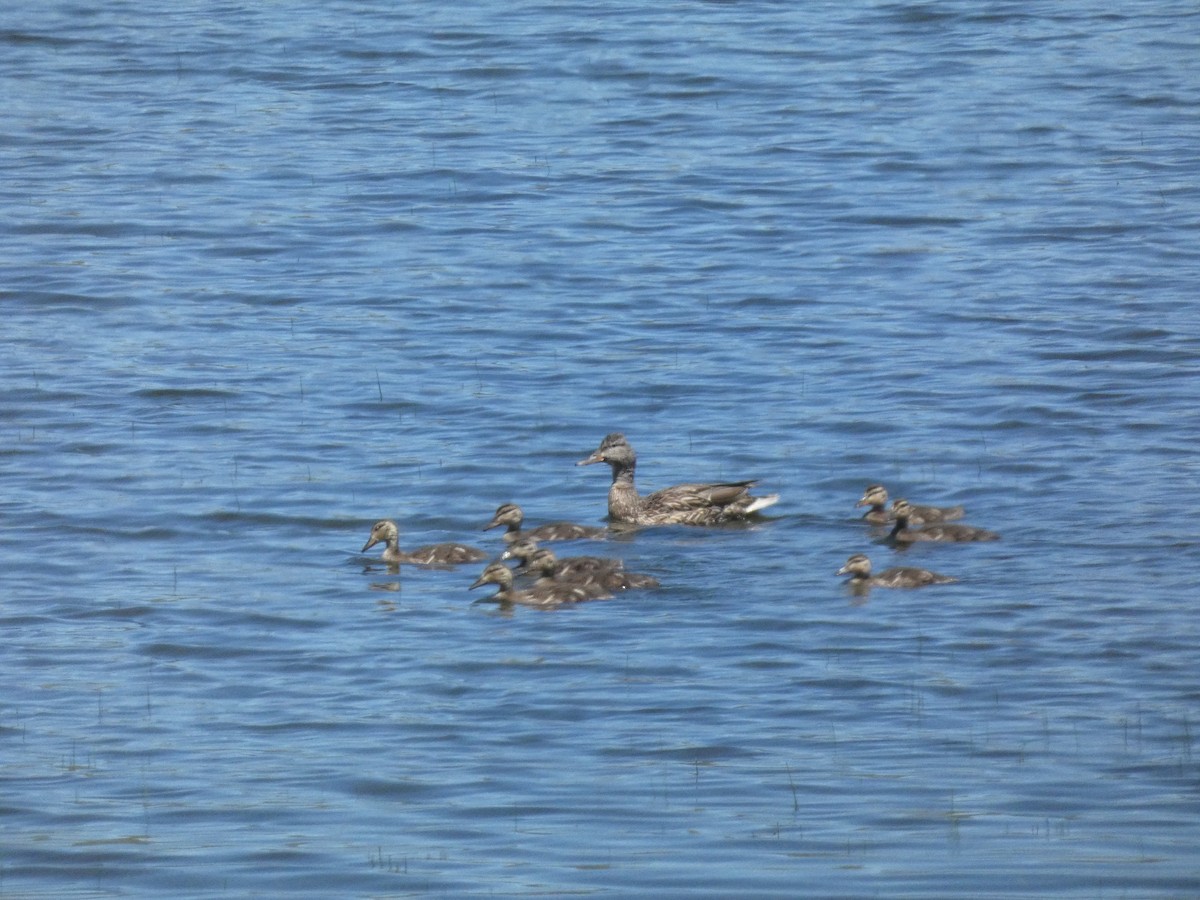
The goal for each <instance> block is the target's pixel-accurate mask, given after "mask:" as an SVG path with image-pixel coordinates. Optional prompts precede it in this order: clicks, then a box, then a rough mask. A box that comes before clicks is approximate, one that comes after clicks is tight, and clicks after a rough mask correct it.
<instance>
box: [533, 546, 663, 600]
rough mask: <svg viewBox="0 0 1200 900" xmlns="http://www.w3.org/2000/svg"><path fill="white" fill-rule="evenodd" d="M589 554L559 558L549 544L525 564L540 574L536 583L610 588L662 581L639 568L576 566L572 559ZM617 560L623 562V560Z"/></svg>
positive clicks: (623, 588)
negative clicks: (642, 572)
mask: <svg viewBox="0 0 1200 900" xmlns="http://www.w3.org/2000/svg"><path fill="white" fill-rule="evenodd" d="M585 558H586V557H573V558H572V557H568V558H566V559H559V558H558V557H556V556H555V555H554V551H553V550H550V549H549V548H546V547H541V548H539V549H538V550H537V551H536V552H534V553H533V554H532V555H530V556H529V558H528V559H526V560H525V568H526V569H527V570H528V571H529V573H530V574H533V575H537V576H539V577H538V580H537V581H536V582H534V586H535V587H536V586H537V585H539V584H545V583H547V582H569V583H571V584H582V585H592V584H595V585H599V586H600V587H601V588H603V589H604V590H607V591H625V590H629V589H630V588H656V587H659V586H660V585H659V581H658V579H657V578H655V577H654V576H653V575H642V574H640V573H638V572H626V571H624V570H623V569H622V568H620V566H619V565H618V566H617V567H613V568H603V567H596V566H590V565H589V566H574V565H572V562H573V560H577V559H585ZM616 562H618V563H620V560H617V561H616Z"/></svg>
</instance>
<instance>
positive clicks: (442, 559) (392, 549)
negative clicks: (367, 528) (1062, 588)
mask: <svg viewBox="0 0 1200 900" xmlns="http://www.w3.org/2000/svg"><path fill="white" fill-rule="evenodd" d="M379 543H383V544H386V545H387V546H385V547H384V550H383V554H382V555H381V556H380V557H379V558H380V559H381V560H383V561H384V562H385V563H388V564H389V565H393V566H395V565H399V564H401V563H407V564H409V565H414V566H457V565H461V564H462V563H467V562H478V561H479V560H481V559H486V558H487V554H486V553H485V552H483V551H482V550H480V549H478V548H476V547H468V546H467V545H465V544H454V543H446V544H428V545H426V546H424V547H417V548H416V549H415V550H410V551H408V552H407V553H405V552H404V551H402V550H401V549H400V529H399V528H397V527H396V523H395V522H393V521H392V520H391V519H381V520H380V521H378V522H376V523H375V524H374V525H373V526H372V527H371V536H370V537H369V538H367V542H366V543H365V544H363V548H362V552H363V553H366V552H367V551H368V550H370V549H371V548H372V547H374V546H375V545H376V544H379Z"/></svg>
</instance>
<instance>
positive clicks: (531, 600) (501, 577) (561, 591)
mask: <svg viewBox="0 0 1200 900" xmlns="http://www.w3.org/2000/svg"><path fill="white" fill-rule="evenodd" d="M513 580H514V576H513V571H512V569H510V568H509V567H508V566H506V565H505V564H504V563H503V562H501V561H500V560H496V561H495V562H491V563H489V564H488V565H487V566H486V567H485V568H484V570H483V572H482V573H481V574H480V576H479V577H478V578H477V579H476V580H475V583H474V584H472V585H471V590H474V589H475V588H477V587H480V586H481V585H485V584H494V585H496V586H497V587H498V588H499V590H497V591H496V593H494V594H492V596H491V597H490V598H489V599H491V600H495V601H496V602H497V603H515V604H518V605H520V606H533V607H538V608H540V609H554V608H555V607H558V606H562V605H563V604H566V603H580V602H582V601H584V600H604V599H607V598H609V597H611V596H612V594H611V593H609V592H608V591H607V590H605V589H604V588H602V587H601V586H600V585H598V584H591V585H588V584H575V583H572V582H566V581H549V582H545V583H536V584H533V585H531V586H530V587H528V588H525V589H522V590H518V589H517V588H515V587H514V586H513Z"/></svg>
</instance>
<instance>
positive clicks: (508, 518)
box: [483, 503, 608, 541]
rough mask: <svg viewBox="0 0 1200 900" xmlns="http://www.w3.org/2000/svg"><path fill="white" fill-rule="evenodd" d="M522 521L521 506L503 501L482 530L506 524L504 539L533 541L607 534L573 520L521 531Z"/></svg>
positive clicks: (589, 537) (591, 538)
mask: <svg viewBox="0 0 1200 900" xmlns="http://www.w3.org/2000/svg"><path fill="white" fill-rule="evenodd" d="M524 521H525V513H524V512H523V511H522V510H521V507H519V506H517V504H515V503H505V504H502V505H501V506H500V507H499V508H498V509H497V510H496V515H494V516H492V521H490V522H488V524H487V525H485V526H484V527H483V530H484V531H488V530H490V529H492V528H498V527H499V526H501V525H504V526H507V527H506V530H505V531H504V540H506V541H515V540H517V539H518V538H523V537H528V538H532V539H533V540H535V541H578V540H602V539H603V538H604V537H605V536H606V535H607V534H608V529H606V528H597V527H596V526H593V525H576V524H575V523H574V522H548V523H546V524H545V525H538V526H536V527H534V528H529V529H527V530H525V531H522V530H521V524H522V523H523V522H524Z"/></svg>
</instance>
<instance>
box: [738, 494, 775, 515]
mask: <svg viewBox="0 0 1200 900" xmlns="http://www.w3.org/2000/svg"><path fill="white" fill-rule="evenodd" d="M778 502H779V495H778V494H768V495H767V496H765V497H755V498H754V502H753V503H751V504H750V505H749V506H747V507H746V512H747V513H754V512H758V511H759V510H760V509H766V508H767V507H768V506H774V505H775V504H776V503H778Z"/></svg>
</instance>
